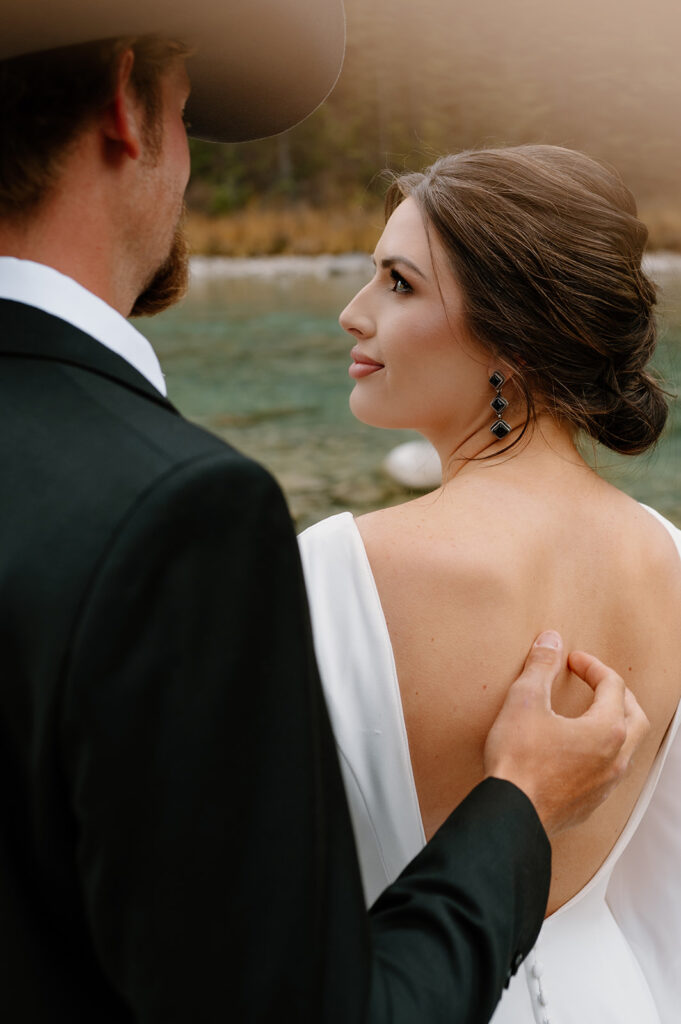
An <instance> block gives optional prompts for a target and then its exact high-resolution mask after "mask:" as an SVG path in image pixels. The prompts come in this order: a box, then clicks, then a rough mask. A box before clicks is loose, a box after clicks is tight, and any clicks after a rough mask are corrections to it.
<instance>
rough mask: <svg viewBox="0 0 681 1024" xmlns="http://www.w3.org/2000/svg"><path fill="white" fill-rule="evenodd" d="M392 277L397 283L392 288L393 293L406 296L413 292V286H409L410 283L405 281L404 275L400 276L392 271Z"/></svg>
mask: <svg viewBox="0 0 681 1024" xmlns="http://www.w3.org/2000/svg"><path fill="white" fill-rule="evenodd" d="M390 276H391V278H392V279H393V281H394V282H395V284H394V285H393V286H392V289H391V291H393V292H397V294H398V295H404V294H405V293H406V292H410V291H411V285H410V284H409V282H408V281H405V279H404V278H403V277H402V275H401V274H398V273H397V271H396V270H391V271H390Z"/></svg>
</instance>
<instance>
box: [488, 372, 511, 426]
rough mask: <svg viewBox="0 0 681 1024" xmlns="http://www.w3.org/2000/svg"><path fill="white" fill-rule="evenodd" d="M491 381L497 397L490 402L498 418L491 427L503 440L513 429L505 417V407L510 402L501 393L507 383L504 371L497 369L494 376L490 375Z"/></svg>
mask: <svg viewBox="0 0 681 1024" xmlns="http://www.w3.org/2000/svg"><path fill="white" fill-rule="evenodd" d="M489 382H490V384H491V385H492V387H493V388H494V389H495V391H496V395H495V397H494V398H493V399H492V401H491V402H490V403H489V404H490V405H491V406H492V408H493V409H494V411H495V413H496V414H497V418H496V420H495V421H494V423H493V424H492V426H491V427H490V428H489V429H490V430H491V431H492V433H493V434H494V436H495V437H496V439H497V440H498V441H501V440H503V438H505V437H506V435H507V434H509V433H510V431H511V427H510V426H509V424H508V423H507V422H506V420H505V419H503V413H504V409H506V408H507V406H508V402H507V401H506V399H505V398H504V397H503V395H502V394H501V389H502V388H503V386H504V384H505V383H506V378H505V377H504V375H503V373H499V371H498V370H495V371H494V373H493V374H492V376H491V377H490V379H489Z"/></svg>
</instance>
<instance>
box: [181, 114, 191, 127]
mask: <svg viewBox="0 0 681 1024" xmlns="http://www.w3.org/2000/svg"><path fill="white" fill-rule="evenodd" d="M182 123H183V125H184V127H185V129H186V130H187V131H189V129H190V128H191V126H192V123H191V121H190V120H189V118H188V117H187V115H186V114H185V112H184V110H183V111H182Z"/></svg>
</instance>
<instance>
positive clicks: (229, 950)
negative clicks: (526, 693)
mask: <svg viewBox="0 0 681 1024" xmlns="http://www.w3.org/2000/svg"><path fill="white" fill-rule="evenodd" d="M0 472H1V479H2V503H1V507H0V652H1V654H2V668H1V671H0V793H1V795H2V800H1V811H0V814H1V818H0V1014H1V1015H2V1017H3V1019H6V1020H8V1021H9V1020H12V1021H16V1022H19V1021H21V1022H36V1024H38V1022H48V1021H49V1022H51V1024H52V1022H61V1021H64V1022H67V1021H68V1022H69V1024H75V1022H81V1021H82V1022H86V1021H87V1022H92V1024H95V1022H97V1024H108V1022H111V1024H113V1022H115V1024H123V1022H131V1021H140V1022H145V1024H152V1022H153V1024H156V1022H158V1024H173V1022H176V1021H177V1022H178V1024H179V1022H182V1024H187V1022H190V1021H191V1022H192V1024H201V1022H218V1021H225V1020H233V1021H235V1022H239V1024H244V1022H249V1024H250V1022H265V1021H267V1022H277V1024H278V1022H280V1021H281V1022H283V1021H289V1020H290V1021H299V1022H309V1024H320V1022H325V1024H326V1022H338V1024H355V1022H360V1021H365V1020H371V1021H376V1022H378V1021H382V1022H383V1021H384V1022H387V1021H391V1022H394V1024H402V1022H416V1021H418V1022H424V1024H425V1022H428V1021H447V1022H449V1024H451V1022H467V1021H471V1022H473V1021H475V1022H481V1021H485V1020H487V1019H488V1017H489V1015H490V1014H491V1012H492V1010H493V1008H494V1005H495V1003H496V1002H497V999H498V996H499V993H500V991H501V987H502V985H503V983H504V981H505V980H506V978H507V976H508V974H509V971H510V970H513V969H515V968H516V967H517V964H518V962H519V960H520V958H521V957H522V954H524V953H526V952H527V950H528V949H529V948H530V946H531V945H532V942H533V940H534V937H535V935H536V933H537V931H538V929H539V926H540V924H541V919H542V914H543V911H544V906H545V901H546V895H547V887H548V874H549V847H548V843H547V840H546V837H545V835H544V833H543V830H542V829H541V825H540V824H539V821H538V819H537V818H536V815H535V813H534V810H533V808H532V806H531V804H530V803H529V801H528V800H527V799H526V798H525V797H524V796H523V795H522V794H521V793H520V792H519V791H518V790H516V789H515V787H513V786H511V785H509V784H507V783H502V782H497V781H494V780H492V781H488V782H487V783H484V784H483V785H482V786H481V787H479V788H478V789H477V790H476V791H474V793H473V795H472V796H471V797H470V798H469V799H468V800H467V801H465V802H464V804H463V805H462V806H461V808H459V810H458V811H457V812H455V814H454V815H453V816H452V818H451V819H450V820H449V821H448V822H447V823H446V824H445V826H443V828H442V830H441V831H440V833H439V834H438V835H437V836H436V837H435V840H434V841H433V842H432V843H431V844H430V845H429V846H428V847H427V848H426V850H424V851H423V853H422V854H421V855H420V856H419V857H417V858H416V860H415V861H414V862H413V864H412V865H411V866H410V867H409V868H408V869H407V870H406V871H405V872H404V874H403V875H402V877H401V878H400V879H399V880H398V881H397V882H396V883H395V885H393V886H392V887H391V889H389V890H388V891H387V893H386V894H385V895H384V896H383V897H381V899H380V900H379V901H378V903H377V905H376V906H375V908H374V909H373V911H372V913H371V916H370V917H368V916H367V914H366V913H365V911H364V909H363V902H362V895H361V888H360V882H359V877H358V868H357V861H356V857H355V850H354V845H353V838H352V833H351V828H350V825H349V819H348V813H347V808H346V803H345V798H344V793H343V789H342V783H341V780H340V775H339V770H338V763H337V760H336V753H335V748H334V744H333V740H332V736H331V732H330V729H329V723H328V720H327V715H326V709H325V706H324V701H323V698H322V694H321V689H320V684H319V680H318V675H317V670H316V666H315V661H314V655H313V650H312V643H311V636H310V623H309V618H308V612H307V605H306V598H305V592H304V587H303V582H302V576H301V570H300V565H299V560H298V552H297V545H296V542H295V538H294V534H293V530H292V526H291V522H290V519H289V515H288V513H287V509H286V505H285V502H284V500H283V498H282V496H281V493H280V491H279V489H278V487H277V485H276V484H275V483H274V481H273V480H272V478H271V477H270V476H269V475H268V474H267V473H266V472H265V471H264V470H263V469H262V468H260V467H259V466H258V465H256V464H255V463H253V462H251V461H250V460H248V459H246V458H244V457H243V456H241V455H239V454H238V453H237V452H235V451H234V450H232V449H231V448H230V447H228V446H227V445H225V444H223V443H222V442H221V441H219V440H217V439H216V438H215V437H213V436H211V435H209V434H207V433H205V432H203V431H201V430H199V429H198V428H197V427H195V426H193V425H191V424H189V423H187V422H186V421H185V420H183V419H182V418H181V417H180V416H179V415H178V414H177V413H176V411H175V410H174V409H173V407H172V406H171V405H170V403H169V402H167V401H166V400H165V399H164V398H162V397H161V396H160V395H159V394H158V393H157V392H156V391H155V390H154V388H153V387H152V386H151V385H150V384H148V383H147V381H146V380H145V379H144V378H143V377H142V376H140V375H139V374H138V373H137V372H136V371H135V370H134V369H133V368H131V367H130V366H129V365H128V364H127V363H126V362H125V361H124V360H122V359H120V358H119V357H118V356H117V355H115V354H114V353H112V352H110V351H109V350H107V349H106V348H105V347H103V346H101V345H100V344H98V343H97V342H95V341H94V340H93V339H92V338H90V337H89V336H87V335H86V334H83V333H82V332H80V331H78V330H77V329H75V328H73V327H71V326H69V325H68V324H65V323H64V322H62V321H60V320H58V319H56V318H54V317H51V316H49V315H47V314H45V313H43V312H40V311H38V310H35V309H33V308H30V307H28V306H25V305H22V304H19V303H15V302H10V301H2V302H0Z"/></svg>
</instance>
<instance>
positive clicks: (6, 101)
mask: <svg viewBox="0 0 681 1024" xmlns="http://www.w3.org/2000/svg"><path fill="white" fill-rule="evenodd" d="M128 48H129V49H131V50H132V51H133V53H134V55H135V61H134V65H133V70H132V77H131V82H132V86H133V88H134V90H135V92H136V94H137V96H138V98H139V100H140V103H141V104H142V105H143V108H144V111H145V130H146V141H147V143H148V144H149V146H150V149H151V153H152V157H153V156H154V154H155V153H156V152H157V151H158V148H159V147H160V142H161V140H160V131H159V116H160V110H161V91H160V77H161V75H162V73H163V72H164V71H165V70H166V69H167V68H168V67H169V66H170V64H171V63H172V62H173V61H174V60H176V59H178V58H180V57H184V56H187V54H188V52H189V51H188V49H187V48H186V47H185V46H184V45H183V44H181V43H177V42H174V41H172V40H164V39H157V38H155V37H140V38H127V39H113V40H111V39H110V40H104V41H100V42H96V43H86V44H83V45H80V46H69V47H66V48H64V49H59V50H50V51H48V52H46V53H35V54H28V55H26V56H22V57H15V58H13V59H12V60H6V61H2V62H0V217H24V216H26V215H27V214H30V213H32V212H33V211H34V210H35V208H36V207H37V206H38V205H39V204H40V202H41V201H42V200H43V199H44V197H45V196H46V195H47V194H48V193H49V191H50V190H51V189H52V188H53V187H54V185H55V183H56V182H57V180H58V178H59V174H60V172H61V167H62V161H63V158H64V156H65V155H66V154H67V153H68V150H69V146H70V145H71V144H72V143H73V141H74V140H75V139H76V138H77V136H78V134H79V133H80V131H81V130H82V129H83V128H84V127H85V125H86V124H87V122H88V120H89V119H90V118H91V117H93V116H94V115H95V114H96V113H97V112H98V111H100V110H101V109H102V108H103V107H105V106H106V104H107V103H109V102H110V100H111V99H112V97H113V94H114V89H115V81H116V67H117V63H118V59H119V57H120V55H121V54H122V53H123V51H124V50H126V49H128Z"/></svg>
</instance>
